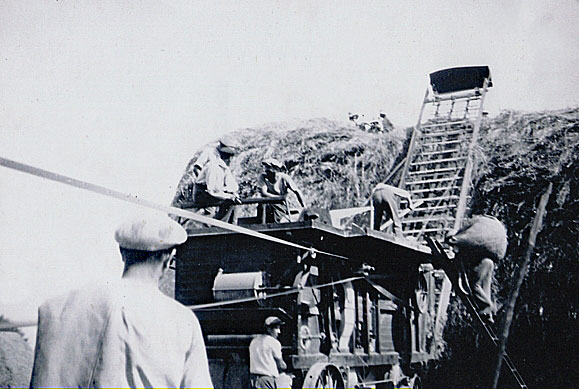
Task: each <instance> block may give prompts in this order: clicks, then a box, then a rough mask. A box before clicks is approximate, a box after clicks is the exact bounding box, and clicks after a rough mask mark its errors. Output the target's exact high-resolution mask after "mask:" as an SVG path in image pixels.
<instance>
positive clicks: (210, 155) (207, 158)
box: [193, 147, 219, 169]
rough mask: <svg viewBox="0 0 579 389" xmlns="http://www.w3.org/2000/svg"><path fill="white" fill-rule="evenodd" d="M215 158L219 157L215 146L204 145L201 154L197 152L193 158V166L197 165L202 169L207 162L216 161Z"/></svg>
mask: <svg viewBox="0 0 579 389" xmlns="http://www.w3.org/2000/svg"><path fill="white" fill-rule="evenodd" d="M217 159H219V153H218V152H217V150H216V149H215V147H206V148H204V149H203V151H201V154H199V156H198V157H197V159H196V160H195V163H193V166H194V167H195V166H197V167H199V168H200V169H203V167H205V165H207V163H208V162H211V161H216V160H217Z"/></svg>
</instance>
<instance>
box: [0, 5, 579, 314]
mask: <svg viewBox="0 0 579 389" xmlns="http://www.w3.org/2000/svg"><path fill="white" fill-rule="evenodd" d="M577 20H579V2H578V1H577V0H560V1H557V2H551V1H539V0H525V1H523V0H514V1H510V2H504V1H498V0H497V1H482V0H479V1H468V0H466V1H465V0H462V1H443V2H441V1H422V2H412V1H395V0H393V1H355V2H354V1H323V0H322V1H316V2H311V1H267V2H264V1H211V2H210V1H163V2H160V1H153V0H150V1H146V0H143V1H133V0H124V1H118V0H114V1H113V0H102V1H92V2H74V1H42V2H29V1H26V2H23V1H18V0H16V1H13V0H3V1H2V2H0V157H3V158H8V159H13V160H16V161H19V162H23V163H27V164H30V165H33V166H36V167H39V168H43V169H46V170H50V171H53V172H56V173H59V174H63V175H67V176H71V177H73V178H76V179H80V180H85V181H88V182H91V183H94V184H97V185H102V186H105V187H109V188H111V189H114V190H118V191H121V192H124V193H131V194H134V195H138V196H139V197H141V198H145V199H148V200H151V201H155V202H158V203H161V204H169V203H170V201H171V198H172V196H173V193H174V191H175V187H176V185H177V183H178V181H179V179H180V177H181V174H182V172H183V169H184V167H185V165H186V164H187V162H188V161H189V159H190V158H191V156H192V155H193V153H194V152H195V151H196V150H198V149H199V148H200V147H202V146H203V145H205V144H206V143H207V142H210V141H213V140H215V139H217V138H218V137H219V136H221V135H223V134H226V133H228V132H230V131H233V130H236V129H239V128H244V127H252V126H259V125H261V124H264V123H269V122H284V121H294V120H301V119H310V118H319V117H326V118H330V119H335V120H339V121H343V122H344V123H346V122H347V117H348V112H356V113H359V114H364V115H365V117H366V118H368V119H371V118H376V117H377V116H378V113H379V112H380V111H384V112H386V113H387V115H388V117H389V118H390V120H391V121H392V122H393V123H394V124H395V125H396V126H411V125H413V124H414V123H416V121H417V119H418V113H419V110H420V105H421V102H422V98H423V96H424V92H425V90H426V87H427V86H428V74H429V73H431V72H433V71H436V70H440V69H443V68H447V67H455V66H467V65H488V66H489V67H490V69H491V73H492V77H493V82H494V87H493V88H492V89H491V90H490V91H489V93H488V95H487V100H486V102H485V106H486V110H487V111H488V112H489V113H490V115H491V116H495V115H497V114H498V113H499V112H500V111H501V110H505V109H517V110H524V111H542V110H550V109H558V108H565V107H577V106H578V105H579V88H578V85H579V66H578V64H579V23H577ZM142 211H143V210H142V209H140V208H138V207H137V206H134V205H129V204H125V203H122V202H120V201H118V200H114V199H109V198H105V197H102V196H100V195H96V194H92V193H89V192H83V191H80V190H78V189H74V188H71V187H67V186H64V185H62V184H58V183H53V182H48V181H46V180H43V179H41V178H37V177H33V176H29V175H26V174H23V173H20V172H16V171H11V170H9V169H6V168H4V167H0V220H1V222H0V315H2V314H4V315H5V316H9V317H12V318H15V320H16V319H22V318H23V317H24V316H27V315H30V314H31V312H34V310H35V308H36V306H37V305H38V304H39V303H41V302H42V301H43V300H44V299H46V298H48V297H50V296H53V295H55V294H59V293H63V292H65V291H66V290H68V289H70V288H74V287H80V286H82V285H83V284H86V283H89V282H92V281H96V280H101V279H109V278H116V277H118V276H119V275H120V271H121V268H122V266H121V262H120V256H119V254H118V247H117V245H116V243H115V242H114V239H113V232H114V230H115V228H116V226H117V225H118V224H119V223H120V222H121V221H122V220H123V219H125V218H126V217H127V216H129V215H133V214H135V213H139V212H142Z"/></svg>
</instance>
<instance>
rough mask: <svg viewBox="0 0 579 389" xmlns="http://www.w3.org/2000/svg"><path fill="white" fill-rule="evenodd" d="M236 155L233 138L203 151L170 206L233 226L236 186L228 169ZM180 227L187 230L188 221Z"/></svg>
mask: <svg viewBox="0 0 579 389" xmlns="http://www.w3.org/2000/svg"><path fill="white" fill-rule="evenodd" d="M235 153H236V145H235V142H234V141H233V140H232V138H222V139H221V140H220V141H219V144H218V145H217V147H215V148H213V149H205V150H203V152H202V153H201V155H200V156H199V157H198V158H197V159H196V160H195V162H193V164H192V165H191V164H190V165H189V166H188V168H187V171H186V172H185V175H184V176H183V178H182V179H181V182H180V183H179V189H178V190H177V193H176V194H175V198H174V199H173V202H172V205H173V206H174V207H178V208H195V209H196V210H201V211H202V212H203V213H204V214H205V216H209V217H213V218H215V219H219V220H222V221H224V222H227V223H232V224H236V223H237V212H236V207H235V205H237V204H240V199H239V195H238V190H239V186H238V185H237V181H236V179H235V176H234V175H233V173H232V172H231V169H230V168H229V163H230V161H231V158H232V157H233V156H234V155H235ZM178 220H180V219H178ZM183 224H184V225H185V226H187V221H184V223H183Z"/></svg>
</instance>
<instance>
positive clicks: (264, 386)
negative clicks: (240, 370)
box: [251, 374, 277, 389]
mask: <svg viewBox="0 0 579 389" xmlns="http://www.w3.org/2000/svg"><path fill="white" fill-rule="evenodd" d="M251 387H252V388H254V389H277V383H276V382H275V377H273V376H270V375H261V374H251Z"/></svg>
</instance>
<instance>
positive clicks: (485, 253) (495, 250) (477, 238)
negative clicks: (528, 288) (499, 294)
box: [446, 215, 507, 323]
mask: <svg viewBox="0 0 579 389" xmlns="http://www.w3.org/2000/svg"><path fill="white" fill-rule="evenodd" d="M446 241H447V242H448V243H449V244H450V245H452V247H453V249H454V251H455V252H456V253H457V254H456V259H457V260H458V261H459V262H458V263H459V266H460V267H461V268H459V271H461V272H462V273H463V274H461V276H462V277H463V278H465V279H466V280H469V279H470V280H471V281H474V282H473V283H472V284H471V289H472V293H473V297H474V298H475V302H476V304H477V308H478V311H479V315H480V316H481V318H482V319H483V320H485V321H487V322H488V323H493V322H494V318H493V316H494V315H495V313H496V311H497V307H496V304H495V302H494V301H493V299H492V295H491V289H492V283H493V278H494V267H495V263H494V261H498V260H501V259H503V258H504V257H505V254H506V251H507V230H506V229H505V226H504V225H503V224H502V223H501V222H500V221H499V220H497V219H496V218H494V217H492V216H480V215H477V216H473V217H472V218H471V219H470V220H468V221H467V222H465V223H464V225H463V226H462V228H461V229H460V230H459V231H458V232H457V233H456V234H451V235H450V236H448V237H447V239H446ZM466 273H470V277H468V278H466V277H467V274H466ZM459 282H462V280H460V279H459ZM459 286H460V285H459ZM463 289H465V288H464V287H463ZM467 292H468V291H467Z"/></svg>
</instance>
